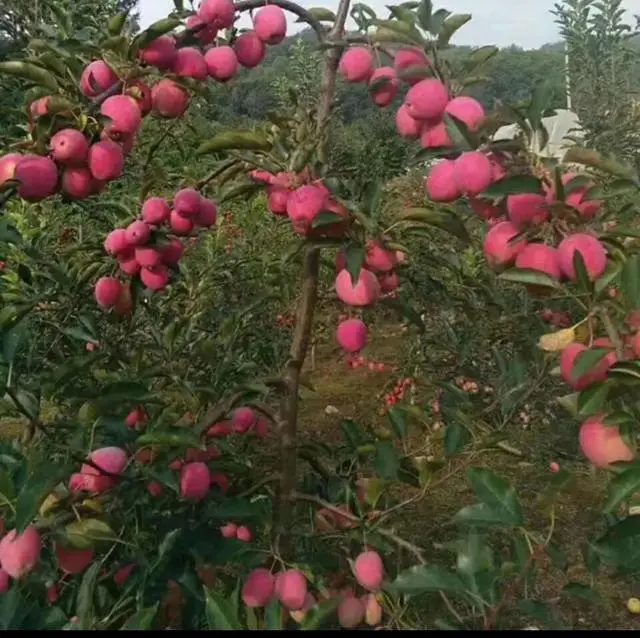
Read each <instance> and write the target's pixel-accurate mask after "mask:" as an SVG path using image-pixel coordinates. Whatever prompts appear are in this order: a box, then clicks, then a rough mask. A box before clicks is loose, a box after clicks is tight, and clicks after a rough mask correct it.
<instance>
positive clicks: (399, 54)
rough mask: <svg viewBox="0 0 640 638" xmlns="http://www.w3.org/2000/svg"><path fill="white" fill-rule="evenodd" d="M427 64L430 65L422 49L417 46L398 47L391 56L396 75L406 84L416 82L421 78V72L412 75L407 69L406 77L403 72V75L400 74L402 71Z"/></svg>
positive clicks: (422, 67)
mask: <svg viewBox="0 0 640 638" xmlns="http://www.w3.org/2000/svg"><path fill="white" fill-rule="evenodd" d="M429 66H431V64H430V62H429V59H428V58H427V56H426V55H425V54H424V51H422V50H421V49H419V48H418V47H403V48H402V49H398V51H396V54H395V55H394V56H393V67H394V69H395V70H396V73H397V74H398V77H401V78H402V79H403V80H404V81H405V82H407V84H417V83H418V82H420V80H422V79H423V74H422V73H420V72H417V73H415V75H414V74H412V73H411V71H408V73H409V74H410V76H409V77H407V75H406V74H405V75H404V77H403V75H402V74H401V73H402V71H404V70H408V69H409V68H410V67H416V70H418V69H424V68H425V67H429ZM411 76H413V77H411Z"/></svg>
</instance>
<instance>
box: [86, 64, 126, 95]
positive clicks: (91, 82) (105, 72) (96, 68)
mask: <svg viewBox="0 0 640 638" xmlns="http://www.w3.org/2000/svg"><path fill="white" fill-rule="evenodd" d="M117 81H118V76H117V75H116V74H115V73H114V71H113V69H112V68H111V67H110V66H109V65H108V64H107V63H106V62H105V61H104V60H94V61H93V62H90V63H89V64H88V65H87V66H86V67H85V69H84V71H83V72H82V75H81V76H80V90H81V91H82V93H83V94H84V95H85V96H86V97H97V96H98V95H100V93H103V92H104V91H106V90H107V89H110V88H111V87H112V86H113V85H114V84H115V83H116V82H117Z"/></svg>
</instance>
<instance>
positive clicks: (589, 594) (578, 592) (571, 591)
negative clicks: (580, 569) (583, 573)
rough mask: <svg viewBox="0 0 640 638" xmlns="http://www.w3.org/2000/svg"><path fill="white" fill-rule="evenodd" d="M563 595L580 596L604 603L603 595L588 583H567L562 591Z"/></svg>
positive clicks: (597, 602)
mask: <svg viewBox="0 0 640 638" xmlns="http://www.w3.org/2000/svg"><path fill="white" fill-rule="evenodd" d="M560 593H561V595H563V596H570V597H571V598H580V599H582V600H586V601H588V602H590V603H595V604H596V605H597V604H602V602H603V600H602V596H600V594H599V593H598V592H597V591H595V590H594V589H593V588H591V587H589V586H588V585H583V584H582V583H574V582H571V583H567V584H566V585H565V586H564V587H563V588H562V591H561V592H560Z"/></svg>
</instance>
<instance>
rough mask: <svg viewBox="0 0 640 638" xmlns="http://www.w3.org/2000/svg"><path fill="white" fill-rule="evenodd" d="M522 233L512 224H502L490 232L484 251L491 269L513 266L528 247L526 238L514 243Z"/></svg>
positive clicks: (486, 238)
mask: <svg viewBox="0 0 640 638" xmlns="http://www.w3.org/2000/svg"><path fill="white" fill-rule="evenodd" d="M519 234H520V231H519V230H518V228H517V227H516V226H514V225H513V224H512V223H511V222H500V223H498V224H496V225H495V226H494V227H493V228H491V229H490V230H489V232H488V233H487V234H486V236H485V238H484V243H483V251H484V256H485V258H486V260H487V263H488V264H489V266H490V267H491V268H494V269H495V268H502V267H504V266H508V265H509V264H512V263H513V262H514V261H515V259H516V257H517V256H518V254H519V253H520V252H521V251H522V250H523V249H524V247H525V246H526V245H527V240H526V239H525V238H523V237H522V238H519V239H517V240H515V241H512V240H513V239H514V238H515V237H516V236H517V235H519Z"/></svg>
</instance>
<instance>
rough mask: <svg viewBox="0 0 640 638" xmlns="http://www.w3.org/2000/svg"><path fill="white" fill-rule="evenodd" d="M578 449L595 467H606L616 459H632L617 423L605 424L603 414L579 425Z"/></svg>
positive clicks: (632, 456)
mask: <svg viewBox="0 0 640 638" xmlns="http://www.w3.org/2000/svg"><path fill="white" fill-rule="evenodd" d="M580 449H581V450H582V453H583V454H584V455H585V457H586V458H587V459H588V460H589V461H590V462H591V463H592V464H593V465H595V466H596V467H599V468H603V469H607V468H609V467H610V466H611V464H612V463H617V462H618V461H632V460H633V459H634V454H633V452H632V451H631V449H630V448H629V446H628V445H627V444H626V443H625V441H624V440H623V438H622V437H621V436H620V428H619V426H617V425H605V423H604V416H603V415H596V416H592V417H590V418H589V419H587V420H586V421H585V422H584V423H583V424H582V426H581V427H580Z"/></svg>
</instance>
